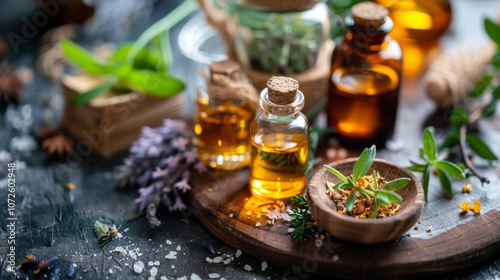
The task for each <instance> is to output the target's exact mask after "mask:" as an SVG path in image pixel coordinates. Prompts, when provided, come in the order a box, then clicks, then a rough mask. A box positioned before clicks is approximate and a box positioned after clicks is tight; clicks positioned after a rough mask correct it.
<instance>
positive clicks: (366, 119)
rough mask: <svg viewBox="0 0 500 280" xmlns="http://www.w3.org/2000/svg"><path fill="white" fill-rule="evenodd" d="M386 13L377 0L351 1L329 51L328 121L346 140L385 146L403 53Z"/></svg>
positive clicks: (391, 127)
mask: <svg viewBox="0 0 500 280" xmlns="http://www.w3.org/2000/svg"><path fill="white" fill-rule="evenodd" d="M367 11H368V12H369V14H368V15H366V16H365V12H367ZM387 14H388V12H387V10H386V9H385V8H383V7H381V6H379V5H377V4H375V3H370V2H364V3H360V4H357V5H355V6H354V7H353V9H352V12H351V14H350V15H348V17H347V18H346V25H347V27H348V32H347V34H346V36H345V38H344V40H343V41H342V42H340V44H339V45H338V46H337V48H336V49H335V51H334V53H333V56H332V66H331V78H330V82H329V83H330V85H329V95H328V105H327V117H328V124H329V126H331V127H332V128H333V129H334V130H335V131H336V133H337V136H338V138H339V140H340V141H341V142H342V144H343V145H345V146H351V147H357V148H363V147H369V146H371V145H372V144H375V145H377V146H381V147H383V146H384V145H385V142H386V141H387V140H389V139H390V138H391V137H392V135H393V132H394V127H395V124H396V114H397V108H398V98H399V88H400V82H401V69H402V53H401V48H400V47H399V45H398V43H397V42H396V41H395V40H392V39H391V38H390V37H389V36H387V34H388V33H389V31H390V30H391V28H392V21H391V20H390V18H389V17H388V16H387Z"/></svg>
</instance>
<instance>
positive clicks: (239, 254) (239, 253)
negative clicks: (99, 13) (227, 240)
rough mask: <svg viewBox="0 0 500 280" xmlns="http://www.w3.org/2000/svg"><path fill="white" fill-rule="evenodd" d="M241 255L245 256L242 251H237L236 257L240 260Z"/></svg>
mask: <svg viewBox="0 0 500 280" xmlns="http://www.w3.org/2000/svg"><path fill="white" fill-rule="evenodd" d="M241 254H243V252H242V251H241V250H237V251H236V257H237V258H238V257H239V256H241Z"/></svg>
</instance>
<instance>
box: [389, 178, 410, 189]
mask: <svg viewBox="0 0 500 280" xmlns="http://www.w3.org/2000/svg"><path fill="white" fill-rule="evenodd" d="M410 181H411V179H409V178H398V179H394V180H392V181H390V182H388V183H387V184H385V185H384V187H383V189H384V190H389V191H397V190H400V189H402V188H404V187H406V185H408V183H409V182H410Z"/></svg>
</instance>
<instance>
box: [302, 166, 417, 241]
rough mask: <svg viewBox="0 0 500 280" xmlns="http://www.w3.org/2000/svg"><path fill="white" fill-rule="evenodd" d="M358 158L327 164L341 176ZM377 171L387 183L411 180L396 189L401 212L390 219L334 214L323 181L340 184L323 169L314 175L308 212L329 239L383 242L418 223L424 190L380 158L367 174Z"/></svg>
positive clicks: (408, 173)
mask: <svg viewBox="0 0 500 280" xmlns="http://www.w3.org/2000/svg"><path fill="white" fill-rule="evenodd" d="M356 160H357V158H350V159H345V160H342V161H338V162H334V163H330V164H328V165H330V166H331V167H333V168H335V169H337V170H338V171H340V172H341V173H342V174H344V175H350V174H352V170H353V168H354V164H355V163H356ZM372 170H377V171H378V172H379V174H380V176H382V177H384V178H385V179H386V180H387V181H391V180H394V179H396V178H401V177H406V178H410V179H411V181H410V182H409V183H408V185H407V186H406V187H405V188H403V189H402V190H399V191H398V193H399V194H400V195H401V196H402V197H403V200H402V201H401V202H400V203H401V209H400V210H399V211H398V212H397V213H396V214H395V215H393V216H390V217H387V218H383V219H380V218H379V219H369V218H368V219H356V218H354V217H352V216H347V215H343V214H340V213H338V212H337V207H336V205H335V203H334V201H333V200H332V199H331V198H330V195H329V194H328V193H327V192H326V191H327V187H326V185H325V182H327V181H329V182H332V183H334V184H335V183H338V182H340V179H338V178H337V177H336V176H335V175H333V174H332V173H330V172H329V171H328V170H326V169H325V168H322V169H321V170H320V171H318V172H316V174H314V176H313V177H312V178H311V180H310V182H309V185H308V186H307V196H308V202H309V209H310V211H311V214H312V215H313V217H314V218H315V220H316V222H317V223H318V225H320V226H321V227H322V228H323V229H324V230H326V231H327V232H329V233H330V234H331V235H332V236H334V237H337V238H340V239H343V240H346V241H350V242H355V243H362V244H373V243H382V242H387V241H391V240H394V239H396V238H398V237H399V236H401V235H403V234H404V233H405V232H406V231H408V230H409V229H410V228H412V227H413V226H414V225H415V223H417V221H418V219H419V217H420V215H421V214H422V210H423V208H424V190H423V188H422V185H421V184H420V182H419V181H418V179H417V178H416V177H415V175H413V173H412V172H411V171H409V170H408V169H406V168H403V167H401V166H398V165H396V164H394V163H391V162H388V161H386V160H382V159H375V160H374V162H373V164H372V166H371V168H370V170H369V171H368V173H367V174H371V173H372V172H373V171H372Z"/></svg>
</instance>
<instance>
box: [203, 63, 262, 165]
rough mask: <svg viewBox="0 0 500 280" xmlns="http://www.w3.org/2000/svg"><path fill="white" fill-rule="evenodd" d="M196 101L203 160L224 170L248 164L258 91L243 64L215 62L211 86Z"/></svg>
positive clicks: (212, 66)
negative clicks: (248, 77) (244, 72)
mask: <svg viewBox="0 0 500 280" xmlns="http://www.w3.org/2000/svg"><path fill="white" fill-rule="evenodd" d="M195 103H196V107H197V113H196V124H195V126H194V132H195V134H196V136H197V139H196V141H197V145H198V157H199V159H200V161H202V162H203V163H204V164H206V165H207V166H210V167H212V168H216V169H223V170H233V169H238V168H242V167H245V166H247V165H248V164H249V162H250V146H249V140H248V139H249V138H250V124H251V122H252V120H253V118H254V116H255V108H256V107H257V106H258V105H257V104H258V94H257V92H256V91H255V89H254V87H253V86H252V85H251V84H250V82H249V81H248V80H247V79H246V77H245V75H244V74H243V73H242V72H241V71H240V66H239V64H238V63H236V62H234V61H231V60H226V61H220V62H215V63H212V64H211V65H210V77H208V79H207V85H206V87H205V88H200V89H199V90H198V92H197V94H196V99H195Z"/></svg>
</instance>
